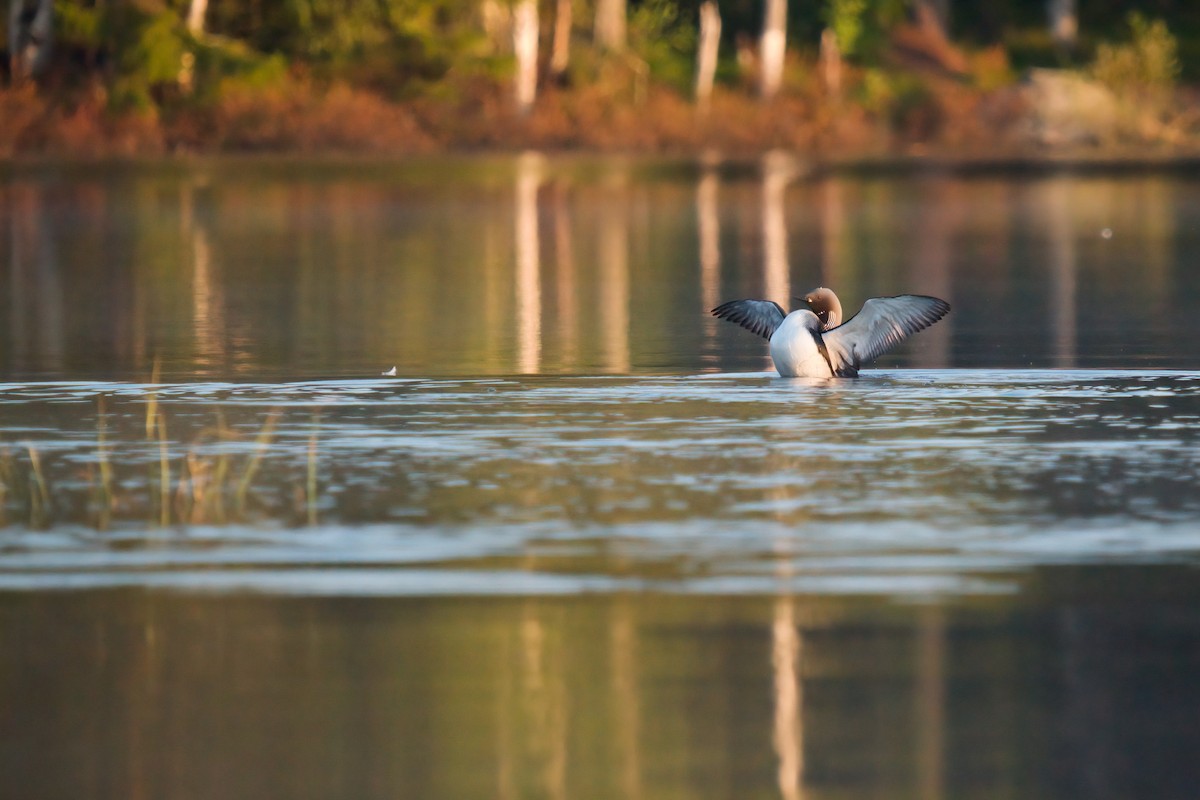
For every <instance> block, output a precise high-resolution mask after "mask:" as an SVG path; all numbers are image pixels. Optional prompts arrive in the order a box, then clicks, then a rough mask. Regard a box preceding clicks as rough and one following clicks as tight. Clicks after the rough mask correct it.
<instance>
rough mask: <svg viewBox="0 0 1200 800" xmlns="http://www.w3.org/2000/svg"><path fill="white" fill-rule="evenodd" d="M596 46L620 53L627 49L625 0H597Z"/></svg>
mask: <svg viewBox="0 0 1200 800" xmlns="http://www.w3.org/2000/svg"><path fill="white" fill-rule="evenodd" d="M593 25H594V33H595V37H596V44H597V45H599V46H600V47H602V48H604V49H605V50H612V51H613V52H616V53H619V52H621V51H623V50H624V49H625V40H626V33H625V0H596V19H595V21H594V23H593Z"/></svg>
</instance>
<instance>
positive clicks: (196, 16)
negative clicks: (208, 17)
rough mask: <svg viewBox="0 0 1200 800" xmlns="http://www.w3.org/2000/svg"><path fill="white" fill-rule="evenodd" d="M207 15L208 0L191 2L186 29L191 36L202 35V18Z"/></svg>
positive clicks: (193, 0)
mask: <svg viewBox="0 0 1200 800" xmlns="http://www.w3.org/2000/svg"><path fill="white" fill-rule="evenodd" d="M207 13H208V0H192V4H191V5H190V6H188V15H187V29H188V32H189V33H190V34H192V36H195V37H200V36H202V35H203V34H204V16H205V14H207Z"/></svg>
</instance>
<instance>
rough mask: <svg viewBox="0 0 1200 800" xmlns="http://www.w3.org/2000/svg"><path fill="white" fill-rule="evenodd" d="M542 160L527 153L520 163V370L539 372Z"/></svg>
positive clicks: (540, 344) (518, 254) (518, 287)
mask: <svg viewBox="0 0 1200 800" xmlns="http://www.w3.org/2000/svg"><path fill="white" fill-rule="evenodd" d="M541 182H542V158H541V156H540V155H537V154H536V153H526V154H525V155H523V156H521V158H520V159H519V160H518V161H517V189H516V242H515V244H516V260H517V275H516V278H517V280H516V283H517V287H516V288H517V371H518V372H521V373H524V374H532V373H535V372H538V371H539V368H540V366H541V358H542V285H541V257H540V255H541V254H540V252H539V246H540V242H539V237H538V187H539V186H540V185H541Z"/></svg>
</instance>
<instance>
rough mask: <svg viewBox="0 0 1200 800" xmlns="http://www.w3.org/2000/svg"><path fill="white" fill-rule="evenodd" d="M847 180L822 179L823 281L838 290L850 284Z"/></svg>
mask: <svg viewBox="0 0 1200 800" xmlns="http://www.w3.org/2000/svg"><path fill="white" fill-rule="evenodd" d="M842 191H843V184H842V182H841V180H840V179H839V178H829V179H827V180H825V181H824V182H822V183H821V191H820V201H819V202H820V204H821V211H820V220H821V283H822V284H823V285H825V286H829V287H832V288H833V290H834V291H835V292H837V291H839V290H841V288H842V287H843V286H845V285H846V282H847V280H848V276H847V274H846V273H847V271H848V270H847V261H848V254H847V253H846V203H845V201H844V200H843V198H842Z"/></svg>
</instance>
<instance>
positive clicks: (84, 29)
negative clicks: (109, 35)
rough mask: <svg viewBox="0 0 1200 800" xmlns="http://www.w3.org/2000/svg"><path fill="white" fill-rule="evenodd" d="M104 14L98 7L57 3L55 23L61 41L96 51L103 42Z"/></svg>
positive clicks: (55, 6)
mask: <svg viewBox="0 0 1200 800" xmlns="http://www.w3.org/2000/svg"><path fill="white" fill-rule="evenodd" d="M103 24H104V20H103V15H102V12H101V9H99V8H97V7H94V6H93V7H87V6H80V5H76V4H74V3H61V2H60V3H55V5H54V25H55V32H56V34H57V36H58V40H59V41H60V42H66V43H70V44H74V45H76V46H78V47H83V48H85V49H87V50H92V51H95V50H96V49H98V48H99V47H100V46H101V45H102V44H103V41H102V39H101V31H102V29H103Z"/></svg>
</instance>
